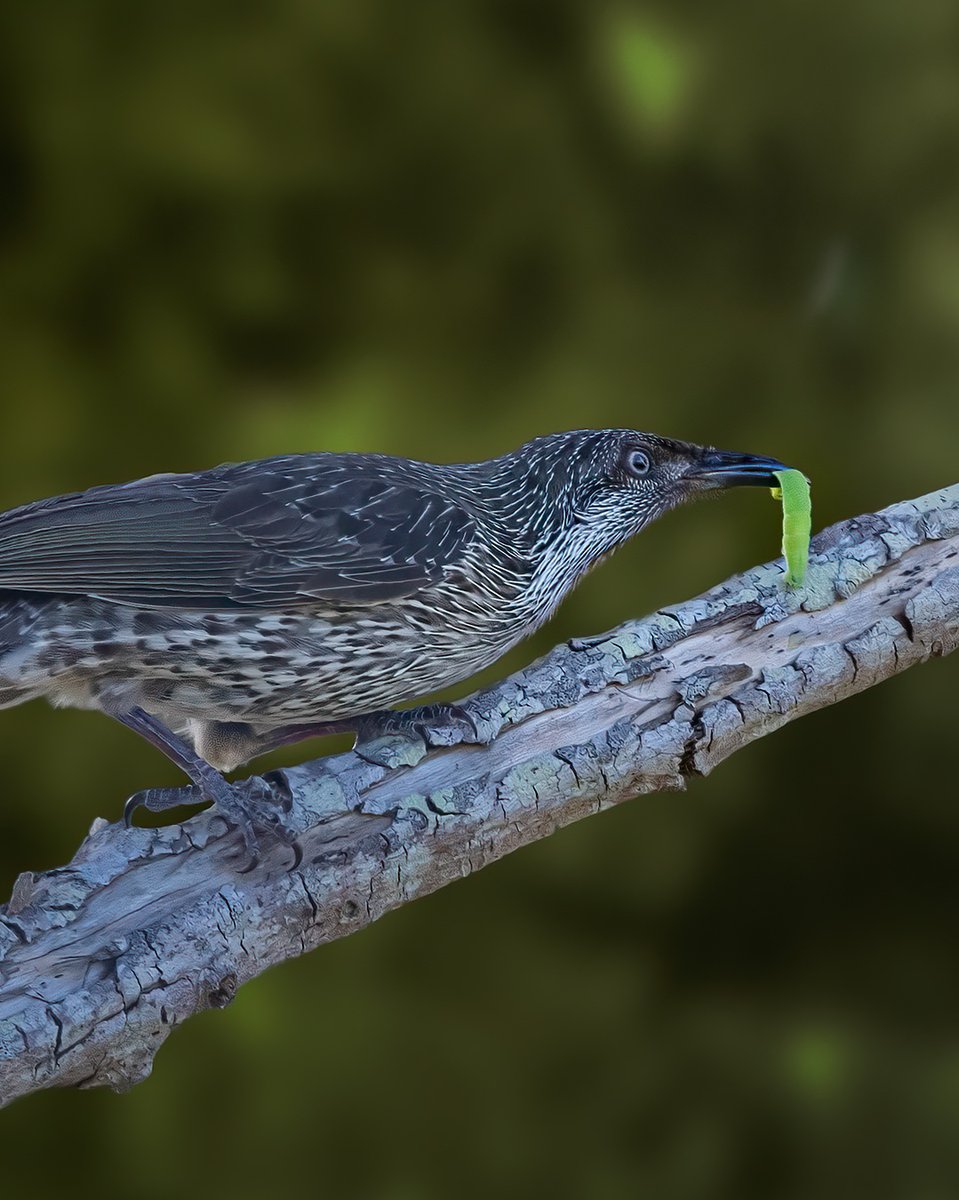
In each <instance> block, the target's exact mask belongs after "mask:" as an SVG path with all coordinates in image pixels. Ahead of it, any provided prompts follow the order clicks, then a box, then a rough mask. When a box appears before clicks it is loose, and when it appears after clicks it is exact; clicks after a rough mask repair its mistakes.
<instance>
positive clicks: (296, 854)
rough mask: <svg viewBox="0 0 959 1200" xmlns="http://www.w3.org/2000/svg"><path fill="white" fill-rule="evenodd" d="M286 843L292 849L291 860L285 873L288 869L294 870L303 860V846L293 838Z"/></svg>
mask: <svg viewBox="0 0 959 1200" xmlns="http://www.w3.org/2000/svg"><path fill="white" fill-rule="evenodd" d="M288 845H289V846H290V847H291V848H292V850H293V861H292V862H291V863H290V865H289V866H288V867H287V873H289V872H290V871H295V870H296V868H297V867H298V866H299V865H300V863H301V862H302V861H303V847H302V846H301V845H300V843H299V842H298V841H296V840H295V839H294V840H293V841H292V842H289V843H288Z"/></svg>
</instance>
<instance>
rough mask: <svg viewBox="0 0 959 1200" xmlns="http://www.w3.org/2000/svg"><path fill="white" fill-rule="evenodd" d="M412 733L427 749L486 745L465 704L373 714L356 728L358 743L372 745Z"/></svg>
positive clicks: (427, 706) (430, 706)
mask: <svg viewBox="0 0 959 1200" xmlns="http://www.w3.org/2000/svg"><path fill="white" fill-rule="evenodd" d="M410 733H414V734H417V735H418V736H419V737H421V738H422V739H423V741H424V742H425V743H426V744H427V746H457V745H459V744H460V743H463V742H465V743H468V744H470V745H478V744H482V743H483V741H484V739H483V737H482V736H481V735H480V732H479V730H478V729H477V728H476V722H475V721H474V720H473V717H472V716H471V714H470V712H469V710H468V709H467V708H466V707H465V706H464V705H462V704H425V705H423V706H421V707H420V708H408V709H402V710H400V711H392V710H386V711H384V712H378V713H372V714H371V715H370V716H368V717H364V719H363V720H362V721H361V722H360V723H359V724H358V725H357V730H356V735H357V736H356V740H357V742H358V743H359V742H372V741H375V740H376V739H377V738H381V737H390V736H392V735H397V734H398V735H405V734H410Z"/></svg>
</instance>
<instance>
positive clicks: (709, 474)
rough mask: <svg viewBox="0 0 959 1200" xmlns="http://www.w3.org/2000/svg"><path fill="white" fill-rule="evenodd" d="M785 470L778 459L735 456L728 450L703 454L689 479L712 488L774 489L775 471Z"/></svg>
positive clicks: (743, 455)
mask: <svg viewBox="0 0 959 1200" xmlns="http://www.w3.org/2000/svg"><path fill="white" fill-rule="evenodd" d="M788 469H789V468H788V467H787V466H786V464H785V463H781V462H780V461H779V459H778V458H767V457H766V456H765V455H764V454H736V453H735V452H733V451H731V450H707V451H706V453H705V454H704V455H703V456H702V458H701V459H700V460H699V462H698V463H695V464H694V465H693V467H692V469H691V470H690V472H689V476H690V478H692V479H699V480H702V482H703V483H704V484H706V485H707V486H712V487H768V488H772V487H778V485H779V480H778V479H777V478H776V476H775V474H774V472H775V471H787V470H788Z"/></svg>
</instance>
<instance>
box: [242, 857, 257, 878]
mask: <svg viewBox="0 0 959 1200" xmlns="http://www.w3.org/2000/svg"><path fill="white" fill-rule="evenodd" d="M259 865H260V856H259V855H258V854H251V855H250V861H249V862H248V863H247V864H246V866H245V867H241V868H240V870H239V871H237V875H249V873H250V872H251V871H255V870H256V868H257V867H258V866H259Z"/></svg>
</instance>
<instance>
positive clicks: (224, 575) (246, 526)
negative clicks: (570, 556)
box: [0, 454, 475, 609]
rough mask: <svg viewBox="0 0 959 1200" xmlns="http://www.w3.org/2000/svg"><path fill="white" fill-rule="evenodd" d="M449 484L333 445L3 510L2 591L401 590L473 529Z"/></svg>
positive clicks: (219, 603)
mask: <svg viewBox="0 0 959 1200" xmlns="http://www.w3.org/2000/svg"><path fill="white" fill-rule="evenodd" d="M445 490H446V492H447V494H443V492H444V489H441V488H434V487H431V485H430V481H429V479H428V478H425V477H424V475H423V473H422V472H420V473H419V475H417V474H413V475H412V477H410V473H409V472H408V471H403V470H401V469H400V465H399V464H398V463H397V460H393V459H387V458H383V457H380V456H375V455H332V454H329V455H328V454H317V455H301V456H290V457H287V458H279V459H268V460H265V461H263V462H260V463H244V464H239V465H237V466H229V465H228V466H225V467H218V468H215V469H214V470H212V471H207V472H202V473H198V474H194V475H167V476H155V477H152V478H150V479H144V480H139V481H137V482H135V483H131V484H123V485H118V486H115V487H102V488H92V489H91V490H89V491H87V492H81V493H78V494H76V495H71V496H59V497H56V498H55V499H53V500H44V501H40V502H39V503H37V504H32V505H27V506H26V507H24V508H20V509H14V510H12V511H11V512H8V513H4V514H2V515H0V590H4V589H12V590H17V591H29V592H41V593H57V594H61V595H93V596H99V597H102V598H104V599H107V600H112V601H116V602H117V603H125V604H138V605H143V606H147V607H161V608H166V607H171V608H191V609H221V608H225V609H229V608H237V607H252V608H257V609H284V608H288V607H291V606H292V607H296V606H301V605H309V604H315V603H316V602H317V601H318V600H319V601H322V600H329V601H339V602H342V603H347V604H349V603H373V602H376V601H382V600H396V599H400V598H401V597H404V596H409V595H411V594H413V593H414V592H416V591H418V590H420V589H422V588H424V587H426V586H428V585H429V584H431V583H434V582H436V581H438V580H439V579H440V578H441V577H442V575H443V573H444V570H445V569H447V568H448V567H451V566H453V565H455V564H456V563H457V562H458V561H459V560H460V558H461V556H462V554H463V552H464V550H465V547H466V546H467V544H468V543H469V541H470V540H471V539H472V537H473V535H474V532H475V525H474V521H473V517H472V515H471V514H470V512H468V511H467V510H466V508H464V507H463V505H462V504H461V503H460V502H458V501H457V500H455V499H453V498H451V497H450V496H449V494H448V489H445Z"/></svg>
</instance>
